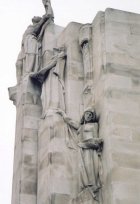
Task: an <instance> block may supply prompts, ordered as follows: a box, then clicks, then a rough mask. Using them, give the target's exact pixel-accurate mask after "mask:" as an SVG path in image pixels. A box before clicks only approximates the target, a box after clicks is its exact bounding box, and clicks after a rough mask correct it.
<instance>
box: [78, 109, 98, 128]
mask: <svg viewBox="0 0 140 204" xmlns="http://www.w3.org/2000/svg"><path fill="white" fill-rule="evenodd" d="M96 122H97V116H96V112H95V109H94V108H87V109H86V110H85V111H84V114H83V117H82V119H81V125H83V124H86V123H96Z"/></svg>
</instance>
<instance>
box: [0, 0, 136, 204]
mask: <svg viewBox="0 0 140 204" xmlns="http://www.w3.org/2000/svg"><path fill="white" fill-rule="evenodd" d="M52 6H53V9H54V14H55V23H56V24H58V25H61V26H66V25H67V24H68V23H69V22H70V21H76V22H80V23H90V22H92V20H93V18H94V17H95V15H96V13H97V12H98V11H99V10H102V11H104V10H105V9H106V8H107V7H111V8H116V9H121V10H126V11H131V12H135V13H140V0H52ZM44 12H45V11H44V8H43V5H42V1H41V0H0V27H1V28H0V99H1V100H0V113H1V114H0V122H1V125H0V204H10V203H11V190H12V174H13V172H12V171H13V152H14V137H15V133H14V132H15V115H16V111H15V107H14V106H13V105H12V102H10V101H9V100H8V92H7V87H10V86H14V85H15V84H16V77H15V76H16V73H15V61H16V58H17V55H18V52H19V50H20V44H21V38H22V34H23V32H24V31H25V29H26V27H27V26H28V25H29V24H30V22H31V18H32V17H33V16H35V15H37V16H42V15H43V14H44Z"/></svg>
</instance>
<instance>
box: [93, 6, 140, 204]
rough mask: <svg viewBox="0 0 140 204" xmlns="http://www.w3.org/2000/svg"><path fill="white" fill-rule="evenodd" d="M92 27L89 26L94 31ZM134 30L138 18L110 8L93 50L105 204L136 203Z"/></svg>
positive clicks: (138, 44) (138, 111)
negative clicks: (99, 47) (98, 45)
mask: <svg viewBox="0 0 140 204" xmlns="http://www.w3.org/2000/svg"><path fill="white" fill-rule="evenodd" d="M96 18H98V16H97V17H96ZM96 18H95V19H96ZM96 22H98V20H96ZM96 22H95V23H94V24H93V26H94V25H95V26H97V23H96ZM100 25H101V20H100ZM139 26H140V15H138V14H134V13H129V12H124V11H119V10H114V9H107V10H106V11H105V19H104V31H103V33H104V34H102V36H103V37H104V44H103V48H102V50H100V51H99V53H100V56H101V58H102V64H100V66H98V64H95V67H94V69H95V70H96V72H98V71H99V70H102V71H100V73H102V74H101V75H100V77H99V74H97V75H98V82H97V84H96V89H95V101H96V104H97V109H98V111H99V116H100V137H103V138H104V151H103V184H104V187H103V196H104V202H103V203H105V204H125V203H127V204H128V203H129V204H132V203H135V204H138V203H139V201H140V196H139V191H140V185H139V180H140V176H139V175H140V170H139V166H140V165H139V163H140V162H139V157H140V151H139V148H140V145H139V139H140V128H139V125H140V116H139V115H140V79H139V75H140V67H139V64H140V55H139V53H140V32H139ZM100 33H102V29H101V26H100ZM100 36H101V34H100V35H98V39H99V38H100ZM94 39H96V36H94ZM100 42H101V41H100ZM104 51H105V52H104ZM94 52H95V53H96V48H95V51H94ZM93 56H94V55H93ZM93 60H94V59H93ZM97 61H98V60H97ZM98 62H99V61H98ZM95 78H96V76H95Z"/></svg>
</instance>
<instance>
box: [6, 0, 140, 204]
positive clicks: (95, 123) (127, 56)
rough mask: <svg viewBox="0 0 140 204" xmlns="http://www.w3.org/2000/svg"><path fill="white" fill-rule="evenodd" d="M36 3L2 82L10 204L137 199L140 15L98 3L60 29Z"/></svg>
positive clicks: (119, 203) (107, 203)
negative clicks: (8, 118) (9, 107)
mask: <svg viewBox="0 0 140 204" xmlns="http://www.w3.org/2000/svg"><path fill="white" fill-rule="evenodd" d="M43 4H44V7H45V11H46V13H45V15H44V16H43V17H42V18H39V17H37V19H38V20H39V19H40V20H39V22H38V23H37V24H36V26H37V29H36V30H34V32H29V33H27V31H28V30H27V31H26V33H25V35H24V36H23V45H22V46H23V47H22V48H21V51H22V54H24V56H19V57H18V61H17V64H16V68H17V83H18V84H17V85H16V86H15V87H11V88H9V96H10V99H11V100H13V102H14V104H15V105H16V108H17V124H16V138H15V160H14V174H13V198H12V204H25V203H26V204H49V203H53V204H82V203H83V204H101V203H104V204H126V203H127V204H132V203H133V204H139V203H140V196H139V195H140V194H139V191H140V184H139V181H140V176H139V175H140V159H139V158H140V143H139V142H140V66H139V64H140V54H139V53H140V15H139V14H133V13H130V12H124V11H119V10H115V9H110V8H108V9H106V11H105V12H99V13H98V14H97V16H96V17H95V19H94V20H93V22H92V24H84V25H83V24H79V23H75V22H72V23H70V24H69V25H68V26H67V27H66V28H65V29H64V28H62V27H60V26H57V25H55V24H54V22H53V21H54V14H53V10H52V8H51V2H50V1H49V0H43ZM35 19H36V17H35ZM35 19H34V20H35ZM36 26H35V27H36ZM33 27H34V26H33V25H32V26H31V27H30V28H33ZM33 33H34V36H33ZM27 36H28V37H27ZM34 37H35V38H34ZM25 38H26V39H25ZM32 40H34V41H33V42H34V43H35V44H36V43H37V44H36V45H37V46H35V47H36V48H37V49H36V52H33V51H35V50H32V49H31V45H33V44H32V43H33V42H32V43H31V41H32ZM26 41H27V44H28V43H29V41H30V43H29V47H28V49H26V50H27V51H28V52H25V53H24V52H23V48H27V47H26V46H27V45H26ZM31 51H32V52H33V53H31ZM31 54H32V56H31ZM37 57H38V62H37V63H38V66H37V67H36V65H37V64H36V59H37ZM29 59H30V60H29ZM28 60H29V61H30V63H29V64H28V66H27V61H28ZM23 62H24V63H25V64H24V65H23V64H22V63H23ZM33 63H35V65H34V67H33V66H32V65H33ZM33 71H34V73H31V72H33ZM90 117H91V118H90ZM103 141H104V146H103ZM102 148H103V151H102Z"/></svg>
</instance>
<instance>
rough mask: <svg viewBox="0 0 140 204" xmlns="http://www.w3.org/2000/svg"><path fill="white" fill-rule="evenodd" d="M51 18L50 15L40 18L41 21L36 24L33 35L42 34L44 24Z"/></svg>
mask: <svg viewBox="0 0 140 204" xmlns="http://www.w3.org/2000/svg"><path fill="white" fill-rule="evenodd" d="M49 18H50V16H49V15H44V16H43V18H42V19H41V20H40V22H39V23H37V25H36V26H35V28H34V30H33V35H35V36H36V37H37V36H38V35H39V34H40V32H41V29H42V26H43V25H44V23H45V22H46V21H47V20H48V19H49Z"/></svg>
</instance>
